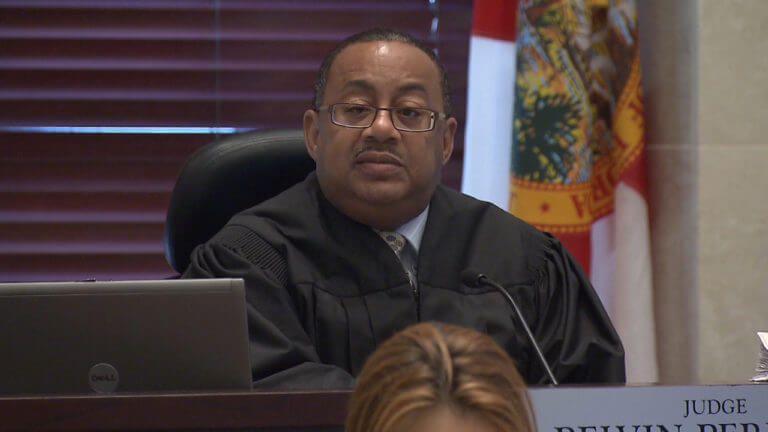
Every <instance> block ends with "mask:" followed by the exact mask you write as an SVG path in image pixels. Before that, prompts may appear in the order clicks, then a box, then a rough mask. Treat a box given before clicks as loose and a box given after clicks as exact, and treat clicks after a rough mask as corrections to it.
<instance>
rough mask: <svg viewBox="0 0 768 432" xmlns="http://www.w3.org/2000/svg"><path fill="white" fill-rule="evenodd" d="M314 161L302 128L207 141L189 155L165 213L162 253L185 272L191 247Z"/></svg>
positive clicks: (308, 169)
mask: <svg viewBox="0 0 768 432" xmlns="http://www.w3.org/2000/svg"><path fill="white" fill-rule="evenodd" d="M314 169H315V162H314V161H313V160H312V158H310V156H309V155H308V154H307V150H306V147H305V146H304V135H303V132H302V131H301V130H300V129H281V130H258V131H252V132H246V133H243V134H238V135H232V136H228V137H225V138H223V139H220V140H218V141H214V142H212V143H210V144H207V145H206V146H204V147H201V148H200V149H198V150H197V151H196V152H195V153H193V154H192V156H190V157H189V159H187V162H186V163H185V164H184V167H183V168H182V169H181V173H180V174H179V177H178V179H177V180H176V186H174V188H173V193H172V194H171V201H170V204H169V206H168V214H167V215H166V219H165V232H164V243H165V257H166V259H167V260H168V263H169V264H170V265H171V267H173V268H174V269H175V270H176V271H177V272H179V273H183V272H184V270H185V269H186V268H187V266H188V265H189V262H190V254H191V253H192V250H193V249H194V248H195V247H196V246H197V245H199V244H201V243H204V242H206V241H207V240H208V239H210V238H211V237H213V235H214V234H216V233H217V232H218V231H219V230H220V229H221V228H222V227H223V226H224V225H225V224H226V223H227V221H228V220H229V219H230V218H231V217H232V216H234V215H235V214H236V213H238V212H240V211H242V210H245V209H247V208H249V207H252V206H254V205H256V204H258V203H260V202H262V201H264V200H266V199H269V198H271V197H273V196H275V195H277V194H279V193H280V192H282V191H284V190H285V189H287V188H289V187H291V186H292V185H294V184H296V183H298V182H300V181H301V180H303V179H304V178H305V177H306V176H307V175H308V174H309V173H310V172H311V171H312V170H314Z"/></svg>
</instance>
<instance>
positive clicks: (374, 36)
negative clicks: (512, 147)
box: [312, 27, 451, 117]
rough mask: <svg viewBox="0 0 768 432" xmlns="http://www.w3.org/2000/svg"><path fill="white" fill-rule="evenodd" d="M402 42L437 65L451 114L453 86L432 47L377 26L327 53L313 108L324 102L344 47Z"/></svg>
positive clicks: (341, 43)
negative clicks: (417, 50) (332, 70)
mask: <svg viewBox="0 0 768 432" xmlns="http://www.w3.org/2000/svg"><path fill="white" fill-rule="evenodd" d="M378 41H387V42H402V43H404V44H408V45H411V46H414V47H416V48H418V49H420V50H421V51H423V52H424V53H425V54H426V55H427V56H429V58H430V59H431V60H432V62H433V63H434V64H435V66H437V70H438V73H439V74H440V89H441V90H442V92H443V111H444V112H445V114H446V116H449V117H450V115H451V86H450V85H449V84H448V75H447V74H446V72H445V66H443V64H442V63H441V62H440V59H439V58H438V57H437V54H435V52H434V51H432V49H430V48H429V47H428V46H427V45H425V44H424V43H422V42H421V41H419V40H418V39H416V38H415V37H413V36H411V35H409V34H408V33H404V32H401V31H398V30H394V29H391V28H383V27H376V28H372V29H369V30H365V31H362V32H360V33H356V34H353V35H352V36H349V37H348V38H346V39H344V40H343V41H341V42H339V43H338V44H337V45H336V46H334V47H333V49H331V50H330V51H329V52H328V54H326V56H325V58H324V59H323V63H322V64H320V70H319V71H318V74H317V81H316V82H315V88H314V97H313V99H312V108H314V109H318V108H319V107H320V105H321V104H322V100H323V96H324V95H325V86H326V84H327V83H328V73H329V71H330V69H331V65H332V64H333V61H334V60H336V57H337V56H338V55H339V53H340V52H342V51H344V48H346V47H348V46H350V45H352V44H355V43H360V42H378Z"/></svg>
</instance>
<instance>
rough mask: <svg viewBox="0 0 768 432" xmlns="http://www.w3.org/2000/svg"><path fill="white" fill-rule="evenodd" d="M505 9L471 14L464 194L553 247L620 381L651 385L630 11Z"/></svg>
mask: <svg viewBox="0 0 768 432" xmlns="http://www.w3.org/2000/svg"><path fill="white" fill-rule="evenodd" d="M512 3H516V2H504V1H483V0H477V1H476V3H475V10H474V13H475V16H474V18H473V23H472V38H471V42H470V66H469V78H468V106H467V130H466V138H465V143H466V144H465V150H464V152H465V153H464V174H463V180H462V190H463V191H464V192H465V193H468V194H470V195H474V196H476V197H478V198H481V199H485V200H488V201H491V202H494V203H495V204H497V205H499V206H500V207H502V208H508V209H509V210H510V211H511V212H512V213H513V214H515V215H516V216H518V217H520V218H522V219H524V220H526V221H528V222H529V223H531V224H533V225H535V226H536V227H538V228H540V229H542V230H544V231H548V232H551V233H552V234H554V235H556V236H557V237H558V238H559V239H560V241H561V242H562V243H563V244H564V245H565V246H566V247H567V248H568V250H569V251H570V252H571V253H572V254H573V255H574V257H575V258H576V260H577V261H578V262H579V263H580V264H581V266H582V268H583V269H584V270H585V272H586V273H587V275H588V276H589V278H590V280H591V281H592V283H593V285H594V286H595V289H596V290H597V292H598V294H599V295H600V297H601V300H602V301H603V304H604V305H605V307H606V310H607V311H608V314H609V315H610V316H611V319H612V321H613V323H614V325H615V327H616V329H617V331H618V332H619V335H620V336H621V338H622V341H623V342H624V348H625V351H626V359H627V380H628V381H629V382H637V383H639V382H655V381H657V380H658V373H657V367H656V349H655V334H654V331H655V330H654V320H653V298H652V290H651V266H650V245H649V227H648V206H647V192H646V186H645V133H644V117H643V105H642V98H641V87H640V62H639V49H638V41H637V15H636V8H635V0H520V1H519V5H518V10H517V13H516V14H514V13H510V12H509V10H508V8H509V7H510V5H511V4H512ZM492 4H493V5H492ZM515 15H516V19H517V22H516V24H515V25H512V24H511V23H509V22H508V21H506V20H504V19H502V17H507V19H508V18H509V17H510V16H512V17H514V16H515ZM489 20H490V21H489ZM502 21H503V22H504V23H505V24H504V25H503V26H502V25H501V24H499V23H500V22H502ZM487 22H492V23H494V25H489V24H487ZM489 28H492V29H496V30H494V31H489V30H488V29H489ZM498 28H504V29H505V31H507V32H508V31H510V29H515V36H514V37H510V36H509V34H508V33H502V32H499V31H498ZM499 34H506V35H507V36H498V35H499ZM478 41H480V43H478ZM488 42H490V43H493V44H494V46H496V45H500V44H502V43H504V44H506V45H504V46H505V47H507V48H506V49H508V48H509V46H511V45H512V46H514V49H515V51H516V57H515V59H514V60H512V61H511V62H510V61H507V60H505V59H503V58H502V57H503V56H502V53H503V54H508V51H506V50H502V49H497V50H496V51H491V54H490V55H488V54H484V53H485V52H486V51H489V50H488V49H487V48H484V47H483V44H485V43H488ZM510 64H511V66H510ZM510 67H511V68H512V69H515V70H516V72H515V73H512V72H510ZM511 81H513V82H514V85H513V88H511V89H510V88H509V87H510V82H511ZM510 116H512V117H513V121H512V127H511V128H509V127H508V126H507V125H506V124H505V119H508V118H509V117H510ZM509 129H511V130H509ZM505 140H506V142H505ZM505 151H506V153H505ZM504 194H506V196H501V195H504Z"/></svg>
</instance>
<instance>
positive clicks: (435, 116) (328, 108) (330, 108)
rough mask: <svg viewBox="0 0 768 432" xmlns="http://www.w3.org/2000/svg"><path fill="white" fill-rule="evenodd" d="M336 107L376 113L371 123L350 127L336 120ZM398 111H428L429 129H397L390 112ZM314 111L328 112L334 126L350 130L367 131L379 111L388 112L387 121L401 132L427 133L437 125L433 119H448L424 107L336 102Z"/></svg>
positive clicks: (442, 114) (444, 115)
mask: <svg viewBox="0 0 768 432" xmlns="http://www.w3.org/2000/svg"><path fill="white" fill-rule="evenodd" d="M338 105H352V106H360V107H366V108H373V109H374V110H376V112H374V114H373V117H371V122H370V123H369V124H368V125H367V126H351V125H347V124H343V123H339V121H337V120H336V118H335V115H334V113H335V111H336V108H335V107H336V106H338ZM399 109H419V110H424V111H429V112H430V113H432V117H431V118H430V122H429V129H407V128H400V127H397V125H396V124H395V117H394V116H393V115H392V110H399ZM315 111H317V112H321V111H328V113H330V114H331V123H333V124H335V125H336V126H341V127H346V128H351V129H367V128H369V127H371V125H373V122H375V121H376V117H378V116H379V111H388V112H389V121H390V122H392V127H394V128H395V129H397V130H399V131H401V132H429V131H431V130H434V129H435V123H437V122H436V121H435V119H438V118H439V119H441V120H445V119H446V118H447V117H448V116H447V115H446V114H445V113H441V112H438V111H435V110H432V109H429V108H424V107H375V106H373V105H366V104H357V103H350V102H338V103H335V104H331V105H323V106H319V107H317V108H315Z"/></svg>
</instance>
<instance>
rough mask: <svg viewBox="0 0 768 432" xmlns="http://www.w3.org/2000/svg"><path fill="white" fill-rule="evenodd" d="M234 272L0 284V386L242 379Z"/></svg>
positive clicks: (60, 389) (245, 377)
mask: <svg viewBox="0 0 768 432" xmlns="http://www.w3.org/2000/svg"><path fill="white" fill-rule="evenodd" d="M248 346H249V345H248V329H247V321H246V313H245V294H244V288H243V280H242V279H194V280H154V281H114V282H52V283H2V284H0V394H29V393H38V394H44V393H89V392H94V391H97V392H113V391H117V392H139V391H171V390H224V389H228V390H231V389H250V388H251V371H250V365H249V354H248Z"/></svg>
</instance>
